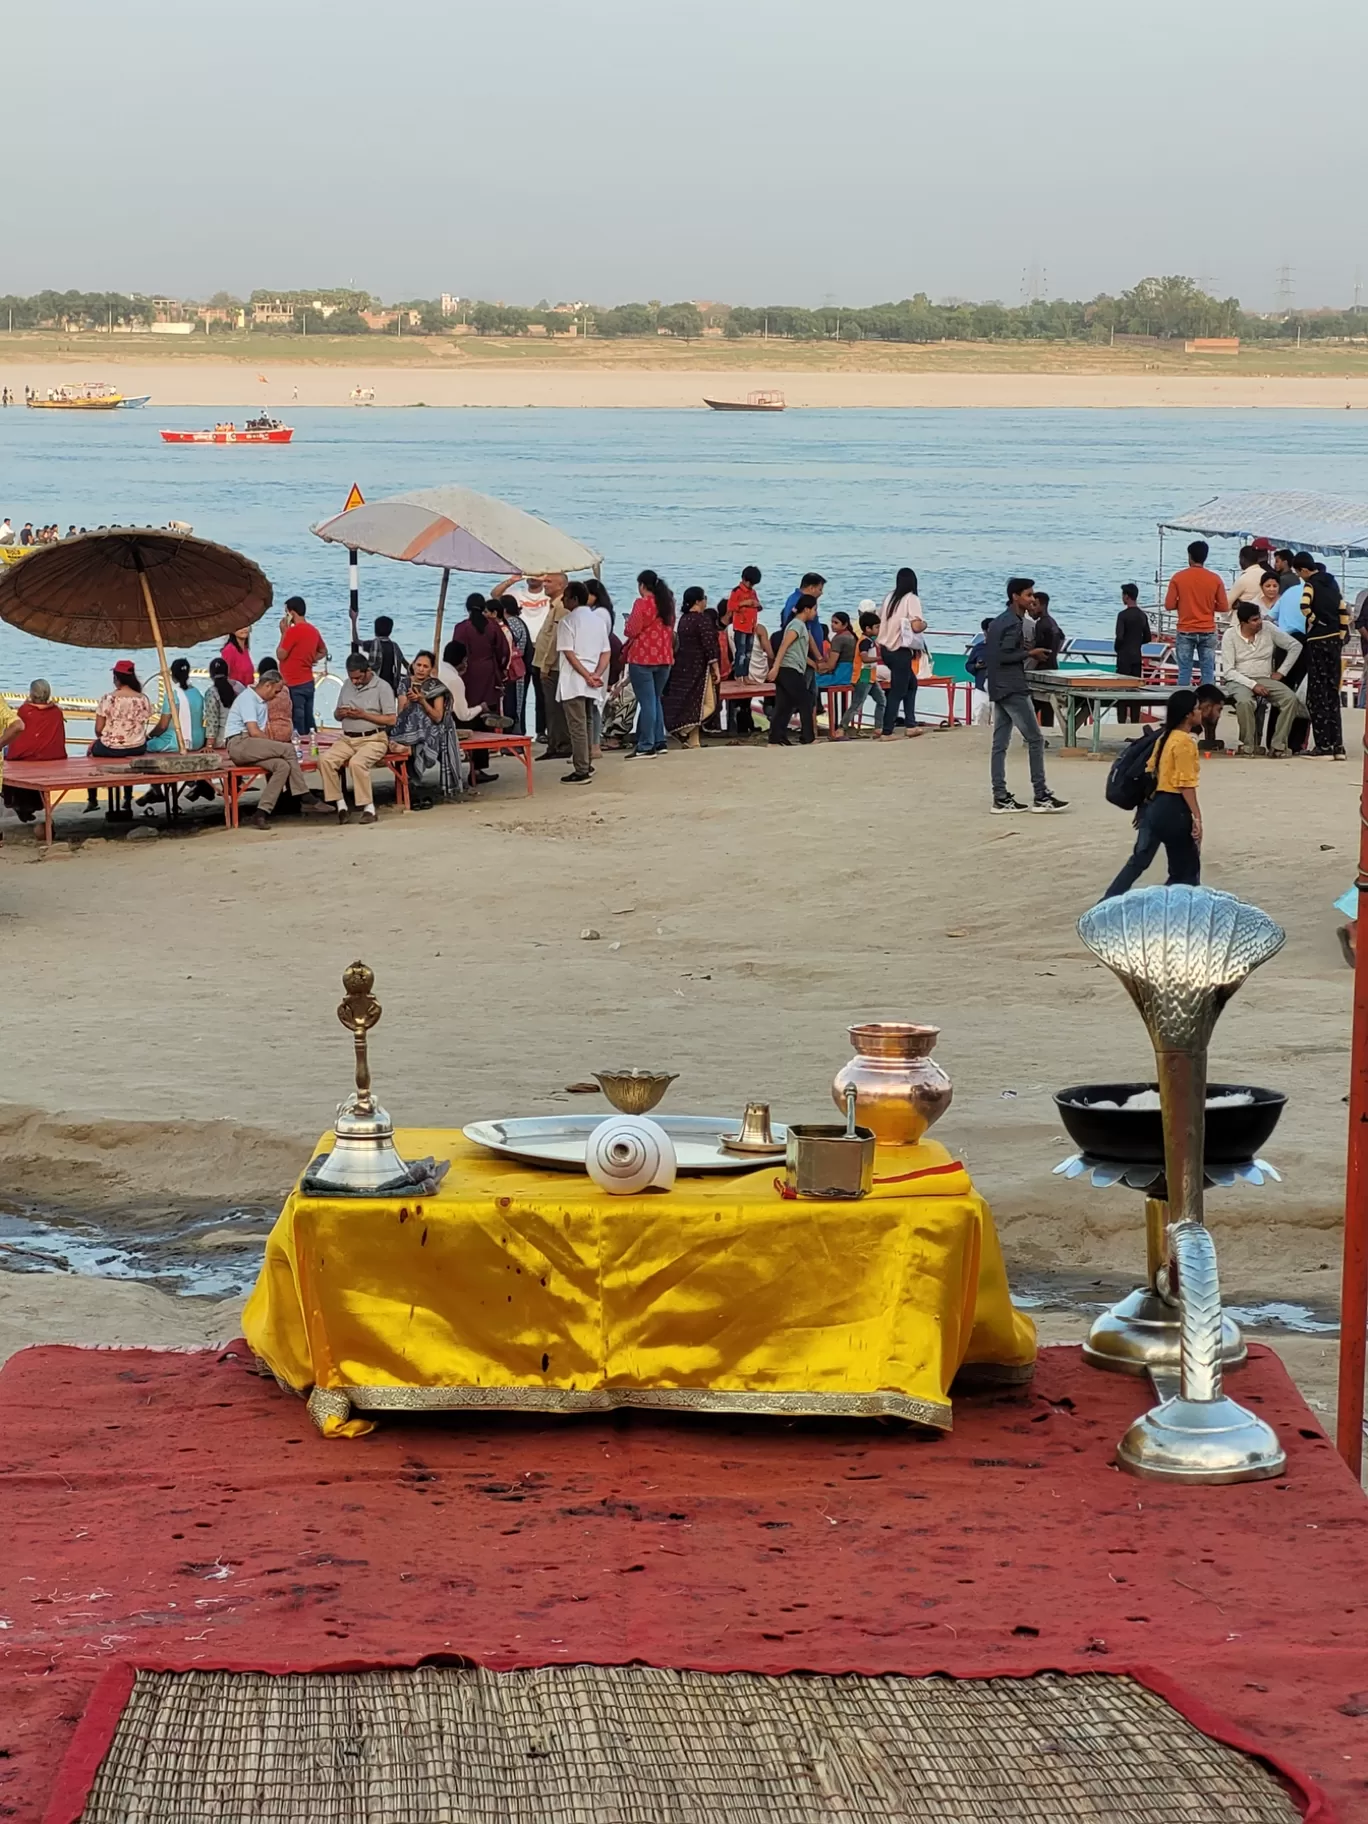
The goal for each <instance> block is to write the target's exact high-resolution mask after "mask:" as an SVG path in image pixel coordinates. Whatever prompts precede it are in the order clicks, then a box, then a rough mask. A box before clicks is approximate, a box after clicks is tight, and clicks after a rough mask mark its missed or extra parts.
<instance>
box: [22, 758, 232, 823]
mask: <svg viewBox="0 0 1368 1824" xmlns="http://www.w3.org/2000/svg"><path fill="white" fill-rule="evenodd" d="M212 751H213V753H214V758H215V761H216V764H215V765H213V766H209V767H204V766H196V767H193V768H191V767H187V768H186V769H185V771H184V772H176V771H174V770H171V771H168V770H167V769H166V768H165V767H159V768H158V769H157V771H156V772H152V771H150V770H149V769H148V768H147V767H146V766H145V765H143V764H142V761H143V756H142V755H139V757H138V759H136V760H103V759H99V760H97V759H93V758H92V757H91V756H90V755H82V756H80V757H79V758H76V759H67V760H10V761H7V762H6V763H5V773H4V780H5V784H6V785H13V786H21V787H22V788H23V789H24V791H26V792H37V793H38V795H39V797H40V798H41V799H42V801H43V841H44V842H46V843H50V842H51V841H52V834H53V832H52V813H53V811H54V810H55V808H56V807H57V806H58V805H59V804H60V803H61V802H62V800H63V799H64V798H69V797H71V796H72V794H73V793H75V792H87V791H91V790H95V791H101V792H107V791H116V790H118V789H119V788H120V787H122V786H125V785H128V786H138V785H165V786H183V785H194V784H196V783H197V782H198V781H199V780H201V779H204V780H207V781H208V782H210V783H211V784H212V783H217V785H218V787H219V790H220V791H221V792H222V794H223V821H224V823H225V824H226V825H227V827H228V828H229V829H232V828H234V827H235V825H236V823H237V810H236V803H235V791H234V786H233V774H234V772H235V771H236V770H237V769H236V768H235V767H234V766H233V763H232V761H231V760H230V759H229V757H228V754H227V752H226V750H224V749H214V750H212ZM164 757H166V758H170V756H169V755H167V756H164ZM220 761H221V764H218V762H220Z"/></svg>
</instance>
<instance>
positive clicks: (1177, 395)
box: [0, 347, 1368, 416]
mask: <svg viewBox="0 0 1368 1824" xmlns="http://www.w3.org/2000/svg"><path fill="white" fill-rule="evenodd" d="M362 353H363V354H364V351H362ZM78 377H79V378H82V379H84V378H90V377H94V378H100V379H104V380H107V381H109V382H110V383H111V384H113V385H115V386H117V387H118V388H119V390H120V391H122V392H123V393H125V394H126V395H129V396H136V395H138V394H141V393H150V394H151V395H152V405H151V406H150V407H149V408H148V409H149V410H151V411H155V410H156V408H157V407H159V406H161V407H172V406H202V407H204V408H205V409H206V410H209V411H225V412H227V411H237V412H240V411H242V409H243V408H244V407H249V406H270V407H272V408H273V409H276V410H280V409H282V408H284V409H285V410H286V411H288V408H289V406H290V405H292V404H298V405H306V406H347V405H348V404H349V399H350V394H351V391H352V389H353V387H371V388H373V389H374V391H375V403H376V405H377V406H418V405H426V406H441V407H462V406H464V407H518V406H552V407H567V408H569V407H582V406H596V407H615V408H633V407H635V408H647V407H654V408H662V407H663V408H674V409H684V408H696V409H702V405H703V400H704V399H705V398H717V399H744V398H745V396H746V394H747V393H748V392H751V391H754V390H757V389H760V388H777V389H779V390H780V391H781V392H783V393H784V395H785V397H786V399H787V401H788V403H789V405H790V406H791V407H796V408H803V407H821V408H827V409H830V408H833V407H851V408H872V407H882V408H885V409H915V408H936V409H946V408H968V409H972V408H979V409H1000V410H1003V409H1010V410H1030V409H1044V410H1119V409H1156V408H1159V409H1167V408H1194V409H1195V408H1202V409H1207V410H1211V409H1223V408H1224V409H1231V410H1249V409H1254V408H1265V409H1267V408H1280V409H1296V410H1325V411H1343V410H1344V409H1345V408H1346V407H1351V408H1354V409H1359V410H1362V409H1368V377H1363V376H1358V375H1351V376H1344V377H1336V376H1326V375H1314V374H1306V375H1282V374H1278V375H1267V374H1215V373H1202V374H1191V375H1188V374H1180V373H1171V372H1168V373H1165V372H1155V373H1144V372H1141V373H1107V372H1098V373H1013V372H1006V371H1004V372H977V373H975V372H964V373H955V372H943V371H936V372H920V373H908V372H901V373H900V372H888V371H881V372H849V371H831V372H818V371H812V370H811V369H786V368H783V367H779V366H774V367H760V366H756V367H736V366H728V367H725V368H718V369H716V370H709V369H706V368H685V369H678V368H661V369H658V370H656V369H649V368H634V367H625V366H624V367H617V366H605V367H603V368H594V367H587V366H583V365H579V364H571V363H568V362H567V363H562V362H559V361H550V362H548V363H547V364H546V366H544V367H541V366H537V365H535V364H534V363H533V362H531V361H528V362H525V363H522V364H519V365H508V366H502V365H485V366H482V365H479V364H478V363H477V362H476V360H474V359H472V358H470V357H467V356H465V355H464V354H463V353H462V352H461V351H460V350H459V349H457V348H454V347H453V352H452V354H451V355H450V356H449V358H447V359H446V360H445V361H444V362H442V363H436V362H434V364H433V365H431V366H417V365H408V364H404V365H398V364H389V365H385V366H380V365H367V364H366V362H365V361H364V359H358V360H357V362H356V364H355V365H351V364H341V365H324V364H321V363H313V362H300V363H289V362H273V363H271V364H270V365H269V366H260V365H258V364H257V363H256V362H249V361H224V362H217V361H213V360H211V359H208V358H201V359H200V360H198V361H189V360H183V361H160V362H159V361H147V360H117V359H111V358H109V357H108V356H105V355H103V354H101V355H98V356H93V357H84V356H83V357H81V358H80V360H79V362H72V361H53V360H50V359H48V360H40V361H35V360H28V359H26V358H25V357H24V355H23V352H22V349H20V350H18V351H14V350H10V349H6V348H0V381H2V382H3V383H4V384H5V385H7V386H9V387H10V388H11V389H12V390H13V391H15V392H17V393H18V395H19V397H20V398H21V399H22V397H23V389H24V387H25V386H30V387H32V388H34V390H35V391H44V390H46V389H47V388H49V387H55V386H62V385H66V384H70V383H71V382H72V381H73V380H74V379H76V378H78ZM20 409H22V408H20ZM37 415H38V414H35V416H37Z"/></svg>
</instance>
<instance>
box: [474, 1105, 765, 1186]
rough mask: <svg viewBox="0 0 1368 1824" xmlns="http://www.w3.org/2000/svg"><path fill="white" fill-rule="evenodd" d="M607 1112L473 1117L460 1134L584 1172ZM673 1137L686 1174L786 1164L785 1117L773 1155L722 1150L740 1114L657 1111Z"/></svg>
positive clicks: (511, 1155) (495, 1149) (533, 1161)
mask: <svg viewBox="0 0 1368 1824" xmlns="http://www.w3.org/2000/svg"><path fill="white" fill-rule="evenodd" d="M608 1112H609V1111H607V1110H605V1111H604V1112H603V1113H602V1114H597V1115H527V1116H521V1117H519V1118H518V1119H516V1120H512V1121H472V1122H471V1123H470V1125H469V1126H468V1127H463V1128H462V1129H461V1132H462V1133H463V1134H464V1135H465V1137H466V1139H467V1140H473V1141H474V1142H475V1144H476V1145H477V1146H486V1147H488V1148H489V1150H490V1152H491V1153H502V1154H503V1156H504V1157H505V1158H506V1159H522V1160H525V1161H526V1162H527V1164H529V1165H543V1166H549V1167H551V1168H552V1169H554V1170H556V1171H562V1172H582V1171H583V1170H584V1146H585V1142H586V1141H587V1140H588V1138H589V1136H590V1134H592V1133H593V1131H594V1129H595V1128H596V1127H597V1126H598V1125H599V1123H600V1122H601V1121H605V1120H607V1118H608ZM650 1119H651V1120H652V1121H656V1122H659V1124H660V1126H661V1127H663V1128H664V1129H665V1132H666V1133H667V1134H668V1135H669V1136H670V1138H671V1140H673V1141H674V1147H675V1154H676V1156H677V1157H678V1160H679V1169H680V1171H681V1172H717V1173H723V1172H754V1171H757V1170H759V1169H760V1168H761V1167H762V1166H768V1165H781V1164H782V1163H783V1159H784V1147H785V1144H786V1142H787V1140H788V1129H787V1128H786V1127H785V1126H784V1124H783V1122H782V1121H776V1122H775V1123H774V1151H773V1152H772V1153H729V1152H726V1151H724V1150H723V1147H722V1136H723V1134H738V1133H740V1131H741V1121H740V1118H739V1116H735V1115H733V1116H732V1117H731V1118H730V1119H727V1118H725V1117H723V1116H721V1115H652V1116H651V1117H650Z"/></svg>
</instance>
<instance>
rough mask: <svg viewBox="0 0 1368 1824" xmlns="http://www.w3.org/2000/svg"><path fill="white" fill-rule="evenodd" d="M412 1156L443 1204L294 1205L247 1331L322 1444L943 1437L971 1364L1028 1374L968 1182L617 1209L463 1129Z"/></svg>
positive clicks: (427, 1133) (273, 1242)
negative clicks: (906, 1427)
mask: <svg viewBox="0 0 1368 1824" xmlns="http://www.w3.org/2000/svg"><path fill="white" fill-rule="evenodd" d="M395 1139H396V1144H397V1145H398V1148H399V1151H400V1153H401V1155H402V1156H403V1157H405V1158H408V1159H416V1158H421V1157H423V1156H425V1155H427V1154H432V1155H434V1156H435V1157H436V1158H438V1159H450V1160H451V1162H452V1164H451V1170H450V1171H449V1172H448V1174H447V1176H446V1177H445V1179H444V1180H443V1181H442V1183H441V1185H440V1186H439V1188H438V1190H437V1192H436V1193H435V1194H434V1195H433V1196H430V1197H423V1196H414V1197H412V1198H408V1199H400V1198H385V1199H375V1200H372V1199H367V1198H357V1197H345V1198H344V1197H338V1198H326V1197H306V1196H302V1195H301V1194H300V1193H299V1192H298V1191H297V1190H296V1191H295V1192H294V1193H293V1194H292V1195H291V1196H290V1198H289V1200H288V1202H287V1203H286V1205H285V1208H284V1210H283V1211H282V1212H281V1215H280V1218H279V1220H278V1221H277V1223H276V1225H275V1228H274V1229H273V1230H272V1232H271V1236H270V1239H269V1240H268V1242H267V1246H266V1258H265V1262H264V1264H263V1266H262V1270H261V1276H260V1278H259V1279H258V1281H257V1284H256V1287H255V1290H254V1291H253V1293H252V1296H251V1298H250V1299H249V1300H248V1303H247V1308H246V1312H245V1313H244V1317H243V1330H244V1334H245V1335H246V1338H247V1341H248V1342H249V1343H250V1344H251V1346H252V1348H253V1350H254V1351H255V1352H256V1354H257V1355H258V1356H259V1357H260V1358H261V1359H262V1360H263V1361H264V1362H265V1363H266V1364H267V1365H268V1366H269V1367H270V1369H271V1370H272V1372H273V1373H274V1374H275V1375H276V1377H277V1378H278V1379H279V1380H280V1381H282V1382H283V1383H285V1384H286V1385H288V1386H290V1387H292V1388H294V1389H296V1390H297V1391H298V1392H300V1393H308V1394H310V1411H311V1412H312V1414H313V1417H314V1420H315V1423H316V1424H317V1425H318V1426H319V1428H320V1429H321V1430H323V1431H324V1432H325V1433H326V1434H328V1435H356V1434H357V1433H359V1432H361V1431H364V1430H367V1429H369V1426H368V1425H367V1424H366V1422H365V1421H364V1420H360V1419H356V1418H353V1417H352V1413H353V1411H356V1412H360V1413H366V1412H384V1411H398V1410H412V1409H415V1408H416V1409H422V1408H433V1409H440V1408H446V1409H466V1410H481V1409H483V1410H490V1409H495V1410H505V1411H522V1412H529V1411H530V1412H576V1411H602V1410H608V1409H611V1408H613V1407H617V1406H645V1407H654V1408H675V1409H683V1410H695V1411H715V1412H739V1413H750V1412H759V1413H778V1414H785V1415H790V1416H792V1415H797V1414H819V1415H826V1416H850V1417H881V1416H890V1417H898V1418H904V1419H910V1420H914V1421H916V1422H918V1423H921V1424H925V1425H931V1426H937V1427H939V1428H941V1429H948V1428H949V1426H950V1421H951V1409H950V1385H951V1382H952V1381H953V1380H954V1378H955V1376H956V1374H957V1373H958V1372H959V1371H960V1370H961V1369H962V1368H973V1369H974V1370H976V1371H981V1372H982V1373H983V1374H984V1375H985V1376H987V1377H991V1378H995V1379H998V1380H1008V1381H1013V1380H1026V1379H1028V1378H1029V1376H1030V1373H1031V1370H1032V1367H1033V1365H1034V1362H1035V1326H1034V1325H1033V1324H1032V1323H1031V1320H1030V1319H1029V1318H1028V1317H1026V1316H1024V1315H1023V1314H1022V1313H1021V1312H1019V1311H1017V1310H1016V1309H1015V1308H1014V1307H1013V1305H1012V1302H1011V1298H1010V1296H1009V1294H1008V1290H1007V1276H1006V1272H1005V1269H1004V1267H1003V1261H1002V1252H1001V1249H1000V1247H999V1245H998V1239H997V1233H996V1231H995V1229H994V1227H993V1219H992V1215H991V1213H990V1211H989V1209H988V1206H987V1205H986V1204H985V1203H984V1201H983V1199H982V1198H981V1197H980V1196H979V1195H978V1193H977V1192H976V1191H975V1190H974V1187H973V1185H972V1183H971V1182H970V1179H969V1175H968V1173H967V1172H965V1171H964V1170H963V1168H962V1167H960V1168H957V1169H955V1170H952V1171H949V1172H945V1173H941V1174H938V1175H936V1176H933V1177H921V1178H914V1179H912V1180H911V1182H910V1183H904V1184H889V1185H879V1184H876V1185H875V1188H874V1191H873V1193H872V1194H871V1195H870V1196H868V1197H865V1198H861V1199H859V1200H857V1201H854V1202H848V1203H846V1202H832V1203H824V1202H818V1201H815V1200H812V1199H808V1198H802V1199H795V1200H785V1199H783V1198H781V1197H780V1196H778V1194H777V1193H776V1191H775V1188H774V1184H775V1178H776V1170H775V1168H774V1167H773V1166H772V1165H771V1166H767V1167H765V1168H764V1169H763V1170H760V1171H753V1172H748V1173H744V1174H741V1175H738V1176H736V1177H714V1178H698V1177H689V1178H680V1179H678V1180H677V1181H676V1183H675V1187H674V1189H673V1190H671V1191H667V1192H659V1191H657V1192H652V1193H649V1194H645V1195H641V1196H634V1197H610V1196H607V1195H606V1194H605V1193H604V1192H602V1191H601V1190H599V1188H598V1187H597V1186H596V1185H595V1184H594V1183H593V1181H592V1180H591V1179H590V1178H588V1177H587V1176H582V1175H580V1174H578V1173H569V1172H553V1171H540V1170H537V1169H536V1168H534V1167H530V1166H525V1165H521V1164H518V1163H516V1162H514V1161H511V1160H505V1159H501V1158H499V1157H497V1156H496V1155H494V1154H491V1153H488V1152H486V1151H485V1150H484V1149H483V1148H481V1147H477V1146H475V1145H473V1144H472V1143H471V1142H470V1141H468V1140H466V1139H465V1138H464V1137H463V1136H462V1135H461V1134H459V1133H456V1132H453V1131H450V1130H423V1129H411V1130H408V1131H406V1132H401V1133H398V1134H396V1136H395ZM330 1144H331V1135H329V1136H328V1137H327V1138H326V1139H325V1140H324V1141H322V1142H321V1143H320V1149H319V1150H320V1151H321V1150H326V1149H327V1147H328V1146H329V1145H330ZM950 1163H951V1161H950V1156H949V1154H948V1153H947V1152H946V1151H945V1149H944V1147H942V1146H940V1145H938V1144H937V1143H936V1142H935V1141H924V1142H923V1143H922V1144H921V1145H920V1146H915V1147H897V1148H881V1149H880V1150H879V1153H878V1156H877V1158H876V1160H875V1165H874V1174H875V1177H876V1179H877V1178H881V1177H891V1176H893V1175H895V1174H899V1173H904V1172H912V1171H919V1170H924V1169H925V1168H927V1167H932V1166H946V1165H949V1164H950ZM777 1175H778V1176H780V1177H782V1168H780V1171H779V1173H778V1174H777ZM311 1390H312V1391H311Z"/></svg>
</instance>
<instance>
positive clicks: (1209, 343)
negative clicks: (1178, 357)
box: [1183, 336, 1240, 355]
mask: <svg viewBox="0 0 1368 1824" xmlns="http://www.w3.org/2000/svg"><path fill="white" fill-rule="evenodd" d="M1183 352H1184V354H1188V355H1238V354H1239V352H1240V338H1239V337H1238V336H1194V337H1193V338H1192V340H1191V341H1190V342H1184V344H1183Z"/></svg>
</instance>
